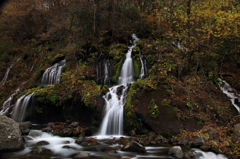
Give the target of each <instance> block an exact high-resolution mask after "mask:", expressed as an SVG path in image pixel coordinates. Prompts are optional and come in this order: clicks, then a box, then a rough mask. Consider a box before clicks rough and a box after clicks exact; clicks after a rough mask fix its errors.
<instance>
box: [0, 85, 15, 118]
mask: <svg viewBox="0 0 240 159" xmlns="http://www.w3.org/2000/svg"><path fill="white" fill-rule="evenodd" d="M18 91H19V88H17V89H16V90H15V91H14V93H13V94H12V95H11V96H10V97H9V98H8V99H7V100H6V101H5V102H4V103H3V105H2V110H1V111H0V115H6V114H7V113H8V111H9V109H10V108H11V102H12V99H13V97H14V96H15V95H16V94H17V93H18Z"/></svg>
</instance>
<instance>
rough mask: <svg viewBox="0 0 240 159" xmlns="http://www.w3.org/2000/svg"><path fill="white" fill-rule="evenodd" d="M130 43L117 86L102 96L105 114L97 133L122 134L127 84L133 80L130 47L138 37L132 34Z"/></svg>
mask: <svg viewBox="0 0 240 159" xmlns="http://www.w3.org/2000/svg"><path fill="white" fill-rule="evenodd" d="M132 38H133V41H132V42H131V43H132V45H131V46H130V47H129V50H128V52H127V54H126V59H125V61H124V63H123V66H122V69H121V73H120V76H119V79H118V84H119V85H117V86H114V87H111V88H110V91H109V92H108V93H107V94H106V95H104V96H103V98H104V99H105V102H106V105H105V107H106V108H105V116H104V119H103V121H102V125H101V127H100V131H99V135H103V136H104V135H122V134H123V106H124V104H125V101H126V97H127V93H128V84H129V83H132V82H134V77H133V76H134V75H133V62H132V58H131V54H132V48H133V47H134V46H135V45H136V43H137V41H139V39H138V38H137V36H136V35H135V34H133V35H132Z"/></svg>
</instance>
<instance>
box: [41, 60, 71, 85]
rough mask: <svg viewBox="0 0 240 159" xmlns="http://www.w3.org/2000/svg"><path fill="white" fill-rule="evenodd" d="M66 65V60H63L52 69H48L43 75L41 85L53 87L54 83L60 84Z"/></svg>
mask: <svg viewBox="0 0 240 159" xmlns="http://www.w3.org/2000/svg"><path fill="white" fill-rule="evenodd" d="M65 65H66V62H65V60H62V61H61V62H59V63H56V64H55V65H53V66H52V67H49V68H47V69H46V70H45V72H44V73H43V76H42V79H41V84H46V85H53V84H54V83H60V81H61V76H60V75H61V73H62V69H63V67H65Z"/></svg>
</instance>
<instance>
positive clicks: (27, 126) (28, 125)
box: [18, 121, 32, 135]
mask: <svg viewBox="0 0 240 159" xmlns="http://www.w3.org/2000/svg"><path fill="white" fill-rule="evenodd" d="M18 124H19V128H20V129H21V131H22V134H23V135H28V134H29V132H30V128H31V127H32V123H31V122H30V121H26V122H19V123H18Z"/></svg>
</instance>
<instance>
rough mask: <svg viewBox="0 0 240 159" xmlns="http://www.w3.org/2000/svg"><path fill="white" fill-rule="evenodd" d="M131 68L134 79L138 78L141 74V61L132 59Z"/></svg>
mask: <svg viewBox="0 0 240 159" xmlns="http://www.w3.org/2000/svg"><path fill="white" fill-rule="evenodd" d="M133 66H134V68H133V71H134V77H135V78H138V77H139V75H140V73H141V61H140V59H139V58H136V59H133Z"/></svg>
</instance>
